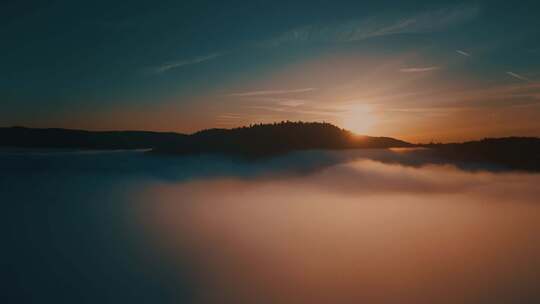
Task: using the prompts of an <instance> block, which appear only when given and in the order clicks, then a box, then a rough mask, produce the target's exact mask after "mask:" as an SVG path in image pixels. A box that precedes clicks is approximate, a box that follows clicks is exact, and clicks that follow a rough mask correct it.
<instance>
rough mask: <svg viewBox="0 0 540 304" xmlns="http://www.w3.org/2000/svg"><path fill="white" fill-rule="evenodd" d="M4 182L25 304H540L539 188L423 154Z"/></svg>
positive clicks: (12, 167)
mask: <svg viewBox="0 0 540 304" xmlns="http://www.w3.org/2000/svg"><path fill="white" fill-rule="evenodd" d="M0 168H1V169H2V172H3V175H2V176H1V177H0V190H1V191H2V194H3V199H4V200H3V203H4V207H5V208H6V214H8V215H9V217H8V218H7V219H6V220H5V221H4V222H3V225H5V226H6V229H3V231H4V233H6V237H5V238H4V239H5V240H6V242H7V243H8V244H10V246H9V247H8V248H7V250H4V252H3V253H2V255H3V260H5V261H10V263H9V267H7V272H8V273H9V274H10V276H11V277H12V278H13V279H12V280H11V282H10V286H9V288H8V290H10V293H12V294H13V297H14V299H17V300H18V302H21V298H20V297H23V298H24V299H27V300H29V301H34V302H35V301H37V300H42V301H57V300H58V299H63V300H66V301H67V300H69V301H71V302H81V301H80V300H82V299H85V300H86V301H87V302H88V301H91V302H103V301H105V302H107V301H109V302H113V301H116V302H122V301H125V300H129V301H130V302H133V303H137V302H139V303H153V302H159V303H178V302H181V303H516V302H529V303H530V302H536V301H539V300H540V292H539V291H538V288H537V286H538V283H539V279H538V273H540V235H539V234H538V233H537V232H538V231H540V206H539V205H538V203H539V200H538V197H540V187H538V185H539V184H540V174H529V173H523V172H513V171H505V170H502V168H496V167H493V166H490V165H486V164H467V165H466V166H465V165H464V164H459V163H448V162H444V161H441V160H440V159H436V158H433V157H432V156H430V154H429V153H425V151H424V150H349V151H308V152H301V153H292V154H288V155H284V156H280V157H275V158H271V159H267V160H259V161H246V160H242V159H234V158H226V157H221V156H210V155H206V156H190V157H162V156H155V155H148V154H145V153H144V152H141V151H116V152H103V151H101V152H99V151H94V152H88V151H87V152H66V151H64V152H58V151H56V152H54V153H52V152H49V151H41V152H37V151H34V152H30V151H25V152H21V151H4V152H2V153H0ZM22 302H24V301H22Z"/></svg>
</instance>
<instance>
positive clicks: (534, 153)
mask: <svg viewBox="0 0 540 304" xmlns="http://www.w3.org/2000/svg"><path fill="white" fill-rule="evenodd" d="M423 146H424V147H427V148H431V150H432V152H433V153H434V154H435V155H436V156H438V157H441V158H444V159H451V160H455V161H462V162H484V163H492V164H498V165H501V166H504V167H506V168H509V169H516V170H526V171H537V172H538V171H540V138H537V137H504V138H484V139H482V140H477V141H468V142H464V143H449V144H427V145H423Z"/></svg>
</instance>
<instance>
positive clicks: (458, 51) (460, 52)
mask: <svg viewBox="0 0 540 304" xmlns="http://www.w3.org/2000/svg"><path fill="white" fill-rule="evenodd" d="M456 53H458V54H460V55H463V56H465V57H471V54H470V53H467V52H465V51H462V50H456Z"/></svg>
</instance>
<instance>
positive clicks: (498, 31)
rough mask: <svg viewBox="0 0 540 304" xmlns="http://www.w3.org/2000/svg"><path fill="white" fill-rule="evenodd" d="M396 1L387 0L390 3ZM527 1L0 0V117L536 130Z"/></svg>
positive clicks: (178, 124)
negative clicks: (112, 0)
mask: <svg viewBox="0 0 540 304" xmlns="http://www.w3.org/2000/svg"><path fill="white" fill-rule="evenodd" d="M396 2H399V3H396ZM539 12H540V3H539V2H537V1H511V2H509V1H493V0H491V1H468V2H455V1H386V0H379V1H337V0H334V1H315V0H312V1H255V0H252V1H204V0H202V1H201V0H199V1H187V0H186V1H140V0H133V1H129V3H128V2H123V3H114V4H113V3H111V1H100V0H97V1H85V2H84V3H82V2H79V1H64V0H57V1H54V0H50V1H35V0H34V1H13V0H7V1H6V0H4V1H2V2H0V35H1V41H2V43H1V47H0V68H1V69H0V71H1V73H0V126H12V125H22V126H29V127H65V128H80V129H90V130H126V129H133V130H155V131H176V132H183V133H190V132H194V131H197V130H200V129H205V128H213V127H218V128H232V127H237V126H242V125H249V124H251V123H267V122H274V121H282V120H293V121H296V120H303V121H326V122H330V123H334V124H336V125H338V126H340V127H343V128H346V129H349V130H351V131H353V132H355V133H359V134H367V135H376V136H392V137H397V138H400V139H404V140H409V141H413V142H429V141H443V142H446V141H463V140H470V139H478V138H483V137H495V136H511V135H515V136H540V13H539Z"/></svg>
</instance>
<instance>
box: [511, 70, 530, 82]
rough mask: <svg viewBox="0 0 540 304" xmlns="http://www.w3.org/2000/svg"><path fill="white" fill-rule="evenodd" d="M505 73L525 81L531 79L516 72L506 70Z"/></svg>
mask: <svg viewBox="0 0 540 304" xmlns="http://www.w3.org/2000/svg"><path fill="white" fill-rule="evenodd" d="M506 74H507V75H509V76H512V77H514V78H517V79H519V80H523V81H527V82H531V80H530V79H529V78H527V77H525V76H522V75H519V74H516V73H514V72H506Z"/></svg>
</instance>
